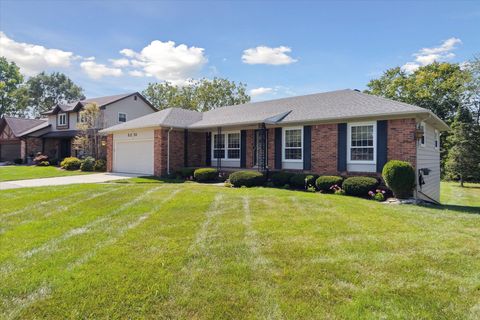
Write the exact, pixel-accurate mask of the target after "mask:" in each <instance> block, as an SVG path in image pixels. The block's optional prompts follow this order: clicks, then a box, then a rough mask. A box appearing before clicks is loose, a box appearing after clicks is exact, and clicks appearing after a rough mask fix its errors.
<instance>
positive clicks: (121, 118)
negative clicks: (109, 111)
mask: <svg viewBox="0 0 480 320" xmlns="http://www.w3.org/2000/svg"><path fill="white" fill-rule="evenodd" d="M118 122H127V114H126V113H123V112H119V113H118Z"/></svg>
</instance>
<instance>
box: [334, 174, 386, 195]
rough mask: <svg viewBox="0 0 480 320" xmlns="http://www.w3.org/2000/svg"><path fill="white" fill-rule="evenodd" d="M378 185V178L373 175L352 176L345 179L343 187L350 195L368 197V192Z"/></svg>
mask: <svg viewBox="0 0 480 320" xmlns="http://www.w3.org/2000/svg"><path fill="white" fill-rule="evenodd" d="M377 186H378V180H377V179H375V178H372V177H351V178H347V179H345V181H343V184H342V187H343V190H345V193H346V194H347V195H349V196H356V197H367V196H368V192H369V191H372V190H374V189H375V188H376V187H377Z"/></svg>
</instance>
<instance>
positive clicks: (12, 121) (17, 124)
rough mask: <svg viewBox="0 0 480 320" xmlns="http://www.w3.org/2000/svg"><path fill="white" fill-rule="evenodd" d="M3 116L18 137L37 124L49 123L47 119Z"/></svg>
mask: <svg viewBox="0 0 480 320" xmlns="http://www.w3.org/2000/svg"><path fill="white" fill-rule="evenodd" d="M3 118H4V120H5V122H6V123H7V124H8V126H9V127H10V129H11V130H12V132H13V134H14V135H15V136H16V137H20V136H21V135H22V134H23V133H24V132H26V131H27V130H30V129H32V128H34V127H36V126H39V125H43V124H45V123H47V120H46V119H26V118H15V117H3Z"/></svg>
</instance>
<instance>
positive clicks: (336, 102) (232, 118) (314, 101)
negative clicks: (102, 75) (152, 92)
mask: <svg viewBox="0 0 480 320" xmlns="http://www.w3.org/2000/svg"><path fill="white" fill-rule="evenodd" d="M178 110H179V111H177V112H178V113H182V112H183V113H184V114H185V115H186V111H188V110H183V109H178ZM188 112H190V113H191V112H192V111H188ZM196 113H197V114H198V115H196V116H195V117H193V116H190V117H189V118H188V119H189V121H190V122H188V121H185V120H184V119H182V122H180V121H179V122H172V121H173V120H174V119H171V120H172V121H170V122H169V123H166V122H165V123H163V122H159V120H161V119H156V122H155V123H157V126H165V127H178V128H190V129H202V128H212V127H219V126H236V125H252V124H259V123H267V124H278V125H280V124H295V123H298V124H300V123H309V122H318V121H342V119H361V118H371V117H389V116H395V115H425V116H429V117H433V118H434V119H435V122H437V123H438V125H439V127H441V128H442V130H448V126H447V125H446V124H445V123H444V122H443V121H442V120H440V119H439V118H438V117H437V116H435V115H434V114H433V113H432V112H431V111H429V110H427V109H424V108H420V107H417V106H414V105H410V104H407V103H403V102H398V101H394V100H390V99H386V98H382V97H378V96H373V95H370V94H366V93H361V92H359V91H356V90H351V89H345V90H338V91H331V92H324V93H317V94H309V95H304V96H296V97H288V98H283V99H276V100H268V101H261V102H252V103H246V104H241V105H235V106H227V107H222V108H217V109H214V110H210V111H207V112H204V113H200V112H196ZM149 117H155V114H151V115H147V116H144V117H142V118H138V119H135V120H139V119H142V120H141V121H143V122H145V123H147V122H148V123H149V124H150V126H151V123H150V122H149V120H148V119H149ZM180 118H181V117H180ZM195 119H199V120H196V121H194V120H195ZM135 120H132V121H128V122H126V123H124V124H121V125H116V126H113V127H110V128H107V129H104V130H103V132H112V131H117V130H128V129H137V128H141V126H139V125H141V121H137V122H135V123H133V121H135ZM143 127H147V126H143Z"/></svg>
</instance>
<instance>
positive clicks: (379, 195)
mask: <svg viewBox="0 0 480 320" xmlns="http://www.w3.org/2000/svg"><path fill="white" fill-rule="evenodd" d="M368 195H369V196H370V198H372V200H375V201H379V202H382V201H385V190H381V189H377V190H375V192H373V191H369V192H368Z"/></svg>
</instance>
